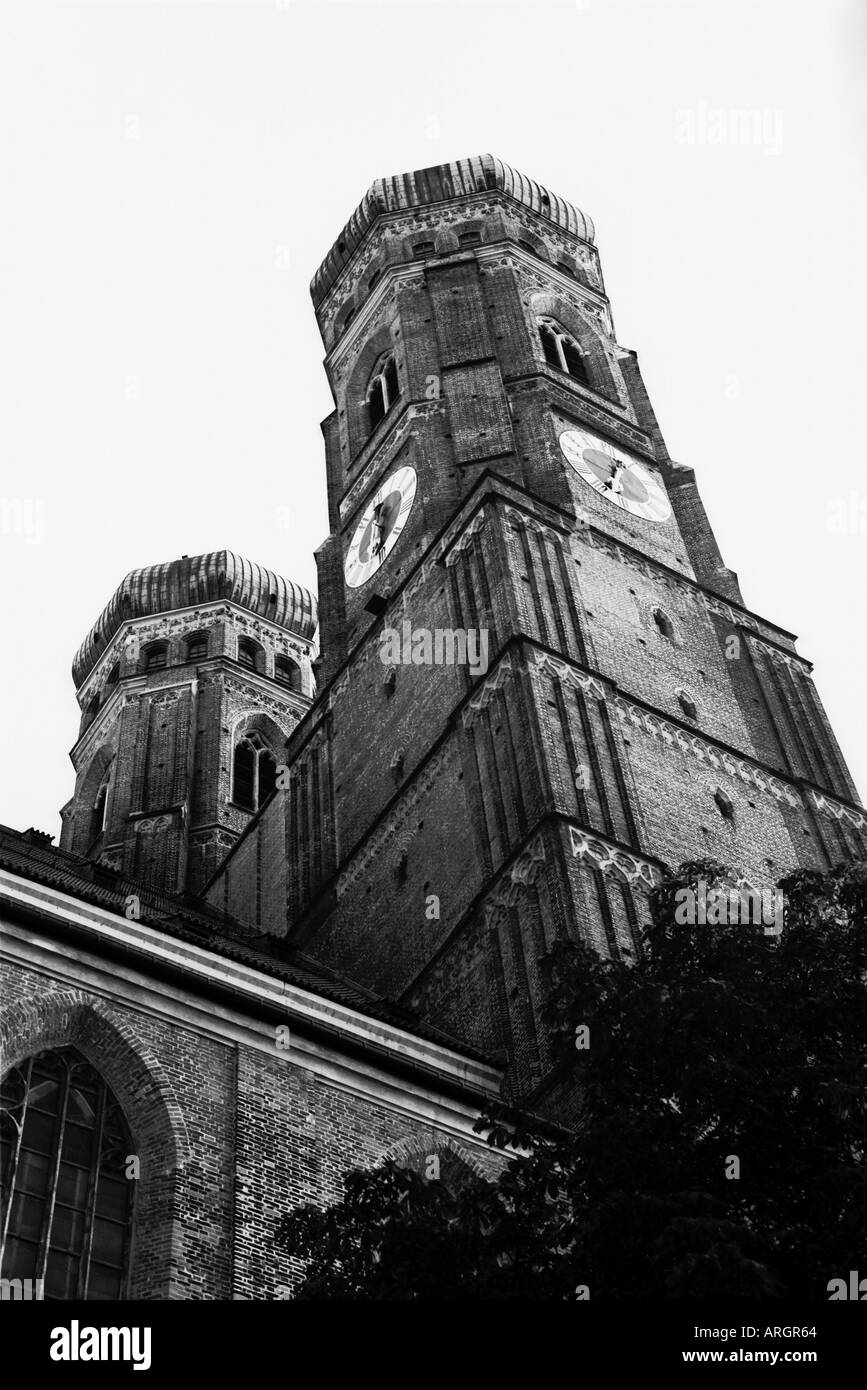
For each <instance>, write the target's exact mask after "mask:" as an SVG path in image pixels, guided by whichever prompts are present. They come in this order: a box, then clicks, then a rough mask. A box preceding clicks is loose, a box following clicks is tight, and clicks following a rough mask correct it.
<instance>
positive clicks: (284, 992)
mask: <svg viewBox="0 0 867 1390" xmlns="http://www.w3.org/2000/svg"><path fill="white" fill-rule="evenodd" d="M0 897H2V898H3V900H5V901H6V902H8V903H9V904H10V905H12V906H13V907H14V908H15V909H16V912H18V913H21V912H24V913H25V914H27V916H32V917H33V918H34V919H36V920H37V921H38V920H42V921H45V920H50V921H51V922H52V923H53V924H54V926H55V928H59V929H60V930H61V933H62V931H63V928H69V927H74V928H75V929H76V930H77V931H79V932H82V933H84V934H85V935H86V937H87V938H89V940H90V943H91V944H90V951H91V952H92V955H90V956H89V957H87V956H86V955H85V952H82V951H81V950H78V951H77V952H76V953H75V954H74V955H70V954H69V953H68V952H67V951H66V950H64V949H63V947H62V944H61V943H58V944H57V945H55V944H54V943H53V942H49V941H48V940H47V938H43V937H41V936H40V935H39V934H38V932H37V933H28V932H27V931H26V930H25V931H19V930H16V929H15V928H10V927H9V926H5V927H4V934H3V954H4V957H5V958H6V959H12V960H16V959H21V957H22V956H24V958H25V959H24V961H23V962H22V963H26V957H27V954H28V944H30V945H31V946H38V947H39V948H40V949H41V950H43V951H45V952H47V953H48V955H49V957H50V959H49V961H48V969H49V972H50V973H51V975H52V977H53V978H57V977H58V976H60V975H63V974H65V973H68V974H69V975H70V978H71V979H73V980H78V975H79V970H80V969H81V967H82V965H83V964H84V963H85V961H86V960H87V961H88V963H92V965H93V967H94V968H97V969H100V968H101V972H104V973H105V976H106V984H105V989H106V992H107V993H109V995H110V996H114V995H121V996H122V995H124V994H126V993H127V992H128V993H129V995H130V998H129V1001H128V1002H129V1004H130V1006H131V1007H134V1008H140V1007H141V994H142V992H143V991H142V989H141V986H140V985H139V984H138V981H139V980H142V981H143V982H144V983H145V985H149V986H150V988H149V992H152V994H153V996H154V997H153V998H152V1000H151V1001H150V1007H151V1008H154V1007H155V1005H156V1000H158V999H159V998H164V999H166V1000H171V998H172V997H173V996H175V995H176V994H178V991H177V990H176V989H175V987H174V986H173V985H170V986H166V985H165V984H164V983H163V982H162V978H161V977H163V976H164V975H165V972H166V971H169V972H171V973H172V974H173V975H174V976H175V978H176V979H178V980H182V981H183V988H182V990H181V991H180V992H179V994H178V997H179V998H180V999H181V1000H182V1001H183V1003H184V1005H185V1006H186V1007H188V1008H189V1009H190V1010H193V1009H195V1011H196V1012H197V1013H199V1014H200V1017H199V1023H198V1025H197V1026H199V1027H200V1028H203V1029H204V1030H205V1031H208V1032H210V1033H212V1034H213V1035H214V1036H217V1037H219V1038H220V1040H221V1041H223V1042H225V1041H226V1035H225V1032H224V1030H223V1027H222V1022H221V1019H222V1018H224V1017H230V1018H231V1019H232V1020H233V1021H234V1022H236V1023H237V1024H239V1025H240V1024H241V1023H243V1024H244V1026H245V1027H250V1025H251V1020H255V1019H257V1018H259V1017H261V1016H262V1013H263V1011H264V1013H265V1014H266V1016H267V1015H270V1016H272V1017H273V1015H274V1013H275V1011H276V1012H277V1013H279V1014H280V1015H282V1016H283V1017H284V1018H285V1021H286V1023H287V1024H288V1025H289V1026H290V1027H292V1025H296V1026H297V1027H298V1028H299V1029H301V1030H303V1032H302V1033H299V1034H298V1035H297V1036H296V1035H295V1033H294V1031H293V1038H292V1047H291V1049H290V1051H289V1053H288V1054H287V1060H291V1061H293V1062H294V1063H295V1064H297V1065H299V1066H302V1067H305V1068H308V1069H309V1070H312V1071H322V1070H323V1069H324V1070H326V1073H327V1071H328V1070H329V1069H330V1070H331V1071H332V1072H335V1073H336V1072H339V1073H340V1074H341V1076H342V1078H343V1081H344V1083H345V1084H352V1083H353V1076H354V1084H355V1085H356V1086H360V1088H361V1089H362V1090H364V1088H365V1074H370V1073H372V1074H373V1075H376V1074H377V1073H378V1074H379V1075H380V1076H382V1077H386V1076H387V1075H388V1072H389V1070H390V1069H391V1068H398V1069H399V1070H400V1071H401V1072H405V1071H406V1070H407V1069H409V1070H411V1071H414V1072H415V1073H416V1074H417V1076H418V1077H425V1076H426V1077H427V1078H428V1079H427V1082H422V1083H421V1084H420V1085H417V1086H416V1087H410V1089H417V1090H418V1092H419V1094H430V1093H431V1090H430V1088H431V1086H433V1087H434V1088H436V1087H437V1085H438V1084H442V1085H446V1086H449V1087H450V1088H452V1089H459V1090H461V1089H462V1090H465V1091H475V1092H479V1093H483V1094H488V1095H494V1094H496V1093H497V1090H498V1086H499V1072H498V1071H497V1069H496V1068H494V1067H493V1066H491V1065H490V1064H487V1063H485V1062H480V1061H477V1060H475V1059H473V1058H470V1057H467V1056H465V1055H464V1054H463V1053H461V1052H460V1051H458V1050H457V1049H456V1048H450V1047H448V1046H444V1045H442V1044H438V1043H435V1042H431V1041H429V1040H427V1039H425V1038H422V1037H419V1036H417V1035H416V1034H414V1033H412V1032H411V1031H409V1030H407V1029H404V1028H400V1027H398V1026H396V1025H395V1024H392V1023H388V1022H385V1021H383V1020H381V1019H377V1018H374V1017H370V1016H368V1015H366V1014H362V1013H359V1012H358V1011H357V1010H354V1009H352V1008H351V1007H348V1006H346V1005H344V1004H341V1003H338V1002H336V1001H333V1000H331V999H326V998H324V997H322V996H320V995H316V994H313V993H311V992H310V991H309V990H304V989H301V988H300V987H299V986H297V985H293V984H291V983H289V982H288V981H286V980H281V979H277V978H275V977H273V976H271V975H266V974H264V973H262V972H261V971H258V970H256V969H255V968H254V967H252V966H249V965H246V964H243V963H241V962H238V961H235V960H232V959H230V958H228V957H225V956H222V955H216V954H214V953H213V952H211V951H208V950H207V949H206V948H204V947H200V946H196V945H194V944H191V943H190V942H187V941H181V940H179V939H178V938H176V937H172V936H169V935H166V934H164V933H162V932H160V931H159V930H157V929H155V928H153V927H148V926H146V925H145V924H144V923H142V922H140V921H138V922H136V921H131V920H128V919H127V918H126V917H121V916H117V915H115V914H114V913H111V912H108V911H106V910H105V909H104V908H100V907H97V906H93V905H91V904H88V903H84V902H81V901H80V900H79V899H77V898H74V897H72V896H70V895H68V894H66V893H61V892H59V891H58V890H57V889H54V888H50V887H47V886H45V885H43V884H37V883H33V882H31V881H30V880H28V879H26V878H22V877H20V876H19V875H17V874H12V873H9V872H7V871H5V870H0ZM118 951H122V952H123V953H124V954H125V955H126V956H127V957H128V958H129V960H130V963H131V968H130V970H129V972H118V970H117V966H116V963H111V964H110V967H109V968H106V966H105V965H104V963H103V962H104V960H105V957H106V953H108V954H109V956H111V955H112V954H116V953H117V952H118ZM43 968H44V967H43ZM139 972H141V973H139ZM155 978H156V980H157V981H159V983H158V984H156V985H155V984H154V980H155ZM127 984H128V985H129V989H127ZM215 990H216V991H217V992H218V993H219V995H220V996H221V997H228V996H232V997H233V999H234V1002H233V1004H232V1005H230V1006H228V1007H226V1006H224V1005H222V1004H219V1005H216V1006H215V1005H214V1002H213V994H214V991H215ZM199 1000H201V1003H200V1002H199ZM118 1002H120V1001H118ZM124 1002H126V1001H124ZM167 1011H168V1012H171V1008H170V1006H167ZM207 1020H210V1021H209V1022H207ZM254 1026H255V1025H254ZM257 1032H259V1033H260V1034H262V1039H263V1040H262V1042H261V1044H260V1046H262V1047H263V1049H264V1050H267V1051H269V1052H270V1053H272V1055H273V1051H274V1041H273V1040H274V1030H273V1026H272V1025H270V1024H267V1025H266V1027H265V1028H264V1029H262V1028H261V1027H257ZM329 1039H330V1041H328V1040H329ZM357 1049H363V1051H364V1052H365V1053H366V1057H365V1058H362V1059H360V1060H358V1061H353V1052H354V1051H356V1050H357ZM371 1054H372V1055H373V1058H377V1057H378V1059H379V1062H378V1065H377V1063H376V1062H375V1061H373V1060H372V1056H371ZM392 1083H393V1078H392ZM467 1113H469V1111H468V1112H467Z"/></svg>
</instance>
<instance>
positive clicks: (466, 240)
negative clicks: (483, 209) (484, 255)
mask: <svg viewBox="0 0 867 1390" xmlns="http://www.w3.org/2000/svg"><path fill="white" fill-rule="evenodd" d="M481 239H482V234H481V232H479V231H475V230H472V231H469V232H459V233H458V245H459V246H478V244H479V242H480V241H481Z"/></svg>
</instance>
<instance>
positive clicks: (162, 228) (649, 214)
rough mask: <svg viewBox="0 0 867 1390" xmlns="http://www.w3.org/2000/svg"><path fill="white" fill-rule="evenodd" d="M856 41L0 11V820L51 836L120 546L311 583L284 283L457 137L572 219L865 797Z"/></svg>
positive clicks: (304, 368) (308, 334) (545, 19)
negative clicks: (90, 646) (807, 674)
mask: <svg viewBox="0 0 867 1390" xmlns="http://www.w3.org/2000/svg"><path fill="white" fill-rule="evenodd" d="M865 39H867V8H865V7H864V6H859V5H858V4H856V3H855V0H852V2H851V3H849V2H848V0H809V3H803V2H802V0H778V2H777V3H774V2H773V0H752V2H751V3H745V2H744V0H703V2H702V3H686V0H683V2H682V3H675V2H672V3H656V2H655V0H647V3H642V0H613V2H612V0H577V3H575V2H574V0H572V3H567V2H566V0H564V2H563V3H552V2H551V0H533V3H530V0H527V3H524V4H521V5H504V4H497V3H481V2H480V0H476V3H472V0H469V2H468V0H462V2H461V3H460V5H455V6H450V5H447V4H423V3H407V0H402V3H400V4H394V5H390V4H378V3H353V4H347V5H338V4H332V3H321V0H320V3H317V4H315V5H305V4H300V3H296V0H279V3H262V4H258V3H249V4H239V3H236V4H226V5H214V4H206V3H199V4H188V5H185V4H173V5H163V4H156V3H141V4H123V3H115V4H111V5H109V4H101V5H97V4H94V5H89V6H80V5H57V6H50V5H47V4H42V3H39V0H34V2H33V3H29V4H22V5H10V4H0V129H2V138H0V160H2V164H0V179H2V193H3V204H4V211H3V215H2V219H0V304H2V315H0V325H2V327H0V354H2V361H0V381H2V386H0V458H2V469H3V472H2V482H0V498H6V499H19V500H21V501H23V502H25V503H27V504H31V505H33V506H34V510H33V512H32V515H33V519H34V529H33V531H32V532H31V534H29V535H28V534H19V533H17V532H16V527H15V524H14V521H10V522H9V523H8V524H7V525H6V527H5V533H0V564H2V587H0V592H2V595H3V605H4V607H3V615H2V617H3V634H4V656H5V665H6V672H7V674H6V678H5V679H4V680H3V681H2V701H3V707H2V718H0V726H2V730H3V736H4V749H3V754H2V757H3V762H2V773H3V775H2V779H0V821H3V822H5V823H6V824H9V825H13V826H17V827H19V828H21V829H24V828H26V827H27V826H29V825H31V824H35V825H36V826H38V827H40V828H42V829H44V830H48V831H49V832H51V833H54V834H55V835H56V834H58V833H59V818H58V815H57V812H58V810H59V808H60V806H61V805H62V804H63V803H64V802H65V801H66V799H67V798H68V796H69V795H70V793H71V790H72V785H73V774H72V768H71V765H70V763H69V760H68V750H69V748H70V747H71V746H72V744H73V742H74V739H75V737H76V732H77V726H78V711H77V705H76V703H75V698H74V693H73V686H72V681H71V678H70V675H69V667H70V663H71V660H72V657H73V654H74V652H75V650H76V648H77V646H78V644H79V642H80V641H81V639H82V638H83V636H84V634H85V632H86V631H87V629H88V628H89V627H90V625H91V623H93V621H94V620H95V619H96V617H97V616H98V614H99V612H100V610H101V608H102V607H103V605H104V604H105V602H106V601H107V600H108V598H109V596H110V595H111V594H112V592H113V591H114V589H115V588H116V586H117V585H118V583H119V582H120V580H121V579H122V577H123V576H124V574H125V573H126V572H127V571H128V570H130V569H133V568H135V567H137V566H140V565H145V564H151V563H156V562H159V561H164V560H169V559H172V558H174V557H176V556H180V555H182V554H190V555H192V554H197V553H199V552H201V551H207V550H214V549H217V548H219V547H222V546H228V547H229V548H231V549H233V550H236V551H239V552H240V553H241V554H244V555H247V556H249V557H250V558H252V559H255V560H258V561H260V562H262V563H264V564H266V565H269V566H271V567H273V568H274V569H276V570H278V571H280V572H282V573H283V574H284V575H286V576H287V577H289V578H292V579H295V580H298V581H299V582H301V583H304V584H307V585H310V586H311V587H315V580H316V571H315V566H314V562H313V550H314V548H315V547H316V546H317V545H318V544H319V543H320V542H321V540H322V539H323V538H324V537H325V534H326V530H327V527H326V512H325V475H324V465H323V450H322V443H321V436H320V432H319V421H320V419H322V418H323V417H324V416H325V415H326V414H327V413H328V412H329V410H330V409H331V398H330V394H329V391H328V387H327V384H326V380H325V376H324V373H323V371H322V369H321V360H322V348H321V344H320V341H319V337H318V333H317V330H316V324H315V321H314V317H313V311H312V306H311V303H310V299H309V293H308V284H309V280H310V277H311V275H312V273H313V271H314V270H315V269H316V267H317V265H318V264H319V261H320V260H321V259H322V257H323V256H324V254H325V252H326V251H327V249H328V248H329V246H330V245H331V243H332V241H333V240H334V239H335V238H336V236H337V233H338V232H339V230H340V228H341V227H342V225H343V223H344V222H345V220H346V218H347V217H348V215H349V214H350V213H351V211H352V209H353V208H354V207H355V205H356V204H357V203H358V201H359V200H360V198H361V196H362V194H363V193H364V191H365V189H366V188H367V187H368V185H369V184H370V182H371V181H372V180H373V179H374V178H376V177H378V176H380V175H384V174H391V173H398V172H402V171H404V170H409V169H417V168H422V167H425V166H427V165H431V164H435V163H438V162H440V161H443V160H448V159H455V158H460V157H462V156H467V155H471V154H479V153H483V152H490V153H493V154H496V155H498V156H499V157H500V158H502V159H504V160H506V161H507V162H508V163H510V164H513V165H514V166H516V167H517V168H518V169H520V170H522V171H524V172H525V173H527V174H530V175H532V176H533V177H534V178H536V179H538V180H539V181H540V182H541V183H543V184H544V185H546V186H547V187H548V188H551V189H553V190H556V191H557V192H558V193H560V194H562V195H563V196H565V197H566V198H568V199H570V200H571V201H573V202H575V203H577V204H578V206H579V207H581V208H583V209H585V210H586V211H588V212H589V213H590V215H591V216H592V217H593V219H594V220H595V223H596V228H597V239H598V244H599V247H600V250H601V255H602V266H603V271H604V274H605V279H606V286H607V289H608V293H609V295H610V296H611V300H612V304H613V310H614V318H615V324H616V327H617V331H618V337H619V340H620V342H621V343H623V344H624V345H626V346H627V347H631V348H635V349H637V351H638V353H639V356H640V361H641V365H642V370H643V372H644V377H645V381H646V383H647V385H648V388H649V391H650V394H651V399H652V401H653V403H654V406H655V408H656V411H657V414H658V416H659V419H660V423H661V425H662V429H663V432H664V433H665V436H666V439H667V442H668V445H669V448H670V450H671V452H672V455H673V456H674V457H675V458H676V459H679V460H680V461H682V462H684V463H688V464H690V465H692V466H693V467H695V469H696V471H697V473H698V478H699V484H700V487H701V489H702V493H703V496H704V500H705V503H706V505H707V507H708V511H709V514H710V517H711V522H712V524H713V526H714V528H715V530H716V533H717V537H718V539H719V541H720V545H721V547H722V550H723V555H724V557H725V559H726V561H727V563H728V564H729V565H731V566H732V568H734V569H736V570H737V571H738V573H739V575H740V579H741V584H742V588H743V591H744V596H745V599H746V602H747V603H748V605H749V606H750V607H752V608H753V609H754V610H755V611H757V612H759V613H761V614H763V615H764V616H766V617H768V618H770V619H771V620H773V621H775V622H777V623H779V624H780V625H782V626H783V627H787V628H789V629H791V630H793V631H794V632H796V633H798V634H799V637H800V644H799V645H800V650H801V651H802V653H803V654H804V655H806V656H807V657H809V658H810V659H811V660H812V661H814V662H815V664H816V668H817V669H816V675H817V682H818V687H819V692H820V694H821V696H822V697H823V699H824V701H825V704H826V707H827V709H828V712H829V715H830V718H831V722H832V724H833V725H834V728H835V730H836V732H837V735H838V738H839V739H840V742H841V744H842V746H843V750H844V753H845V754H846V756H847V757H848V760H849V763H850V766H851V767H852V770H853V774H854V776H855V780H856V783H858V785H859V786H860V788H861V790H862V793H863V792H865V791H867V753H865V741H864V737H863V712H864V707H865V703H867V701H865V689H867V661H865V652H864V644H863V640H862V627H863V617H862V610H863V603H864V593H865V588H867V585H865V563H864V557H865V549H867V490H865V482H864V467H863V462H862V459H863V445H862V443H861V441H860V440H859V439H857V438H856V430H857V428H858V422H859V421H860V419H861V416H862V414H863V399H864V386H863V382H864V366H865V362H864V357H865V348H864V288H865V270H864V265H865V256H864V248H865V245H867V226H865V223H867V216H865V211H867V208H865V203H867V199H865V186H867V179H865V148H864V147H865V135H864V130H865V125H864V115H865V84H864V78H865V66H867V65H865ZM719 110H721V111H722V112H723V113H725V115H724V119H725V120H727V121H728V120H730V119H733V118H731V117H730V114H729V113H731V112H733V111H738V110H741V111H744V110H747V111H752V112H754V113H756V114H755V132H754V134H755V138H747V139H743V138H735V139H734V140H733V139H732V138H731V137H732V135H734V136H735V137H737V136H738V135H739V132H738V130H734V131H733V130H732V128H731V126H730V124H725V125H724V127H723V134H724V135H725V136H726V137H727V139H726V143H719V142H716V143H712V140H713V138H714V136H715V135H717V133H718V131H719V126H718V124H717V123H718V122H719V120H720V117H719V116H718V115H717V114H715V113H716V112H717V111H719ZM684 113H686V114H684ZM746 134H747V136H751V134H752V132H751V131H750V130H747V132H746ZM690 137H691V138H690ZM835 499H839V500H840V504H841V505H842V506H843V509H844V511H843V516H842V520H841V522H840V523H839V525H842V526H843V527H844V529H843V530H842V531H840V530H839V525H838V529H837V530H835V529H834V522H833V519H834V517H835V516H836V513H835V512H834V510H833V509H834V505H835ZM36 503H41V505H42V512H41V513H40V512H38V510H36V509H35V504H36ZM286 506H290V507H291V509H292V511H291V516H292V521H291V526H290V527H289V529H285V528H284V529H281V528H280V526H279V525H278V520H279V519H280V517H281V512H280V510H279V509H280V508H283V507H286ZM40 518H41V520H40ZM859 527H860V529H859ZM20 529H21V528H20V527H19V528H18V530H19V531H20Z"/></svg>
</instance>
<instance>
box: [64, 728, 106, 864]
mask: <svg viewBox="0 0 867 1390" xmlns="http://www.w3.org/2000/svg"><path fill="white" fill-rule="evenodd" d="M114 756H115V750H114V748H112V747H110V746H109V745H108V744H101V745H100V747H99V748H97V750H96V752H95V753H94V755H93V757H92V758H91V760H90V762H89V764H88V766H87V771H86V772H85V773H84V775H83V777H82V778H81V780H80V781H79V783H78V787H77V789H76V793H75V796H74V797H73V805H74V808H75V820H74V823H73V833H72V843H71V844H70V845H69V846H68V848H69V849H71V850H72V852H73V853H74V854H82V855H85V854H87V852H88V850H89V849H90V848H91V846H92V845H93V844H94V843H95V841H96V840H97V839H98V837H99V835H100V833H101V831H102V827H103V823H104V821H105V812H106V810H107V803H108V798H109V796H110V795H111V782H112V773H113V770H114ZM103 790H104V797H103V802H102V807H101V808H100V806H99V805H98V804H97V803H98V800H99V797H100V793H101V792H102V791H103ZM97 818H98V819H99V828H98V829H97V828H96V822H97Z"/></svg>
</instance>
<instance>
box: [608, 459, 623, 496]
mask: <svg viewBox="0 0 867 1390" xmlns="http://www.w3.org/2000/svg"><path fill="white" fill-rule="evenodd" d="M623 468H624V465H623V464H622V463H621V462H620V460H619V459H617V460H616V462H615V464H614V468H613V470H612V473H611V477H610V478H609V479H608V481H607V482H606V483H604V484H603V486H604V487H607V488H608V491H609V492H616V493H621V492H622V491H623V484H622V482H621V481H620V474H621V473H622V472H623Z"/></svg>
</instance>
